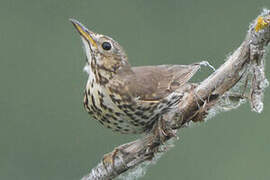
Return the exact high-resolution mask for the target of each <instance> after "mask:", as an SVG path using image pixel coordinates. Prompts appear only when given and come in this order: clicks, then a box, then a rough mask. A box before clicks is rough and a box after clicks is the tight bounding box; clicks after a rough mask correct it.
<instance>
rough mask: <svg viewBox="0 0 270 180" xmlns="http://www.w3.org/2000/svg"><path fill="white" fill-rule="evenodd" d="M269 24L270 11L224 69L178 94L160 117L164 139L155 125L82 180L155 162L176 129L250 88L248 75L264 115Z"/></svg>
mask: <svg viewBox="0 0 270 180" xmlns="http://www.w3.org/2000/svg"><path fill="white" fill-rule="evenodd" d="M269 24H270V11H269V10H263V12H262V13H261V15H260V16H259V17H258V18H256V20H254V22H253V23H252V24H251V25H250V27H249V30H248V33H247V36H246V38H245V40H244V41H243V43H242V44H241V45H240V47H239V48H238V49H237V50H236V51H235V52H234V53H233V54H232V55H231V56H230V57H229V58H228V59H227V61H226V62H225V63H224V64H223V65H221V66H220V67H219V68H218V69H217V70H216V71H215V72H214V73H212V75H210V76H209V77H208V78H207V79H205V80H204V81H203V82H201V83H200V84H199V85H196V84H186V85H185V86H183V87H181V88H180V89H178V90H177V92H178V93H179V95H181V96H182V100H181V101H180V103H179V105H178V107H177V108H175V109H172V110H171V111H170V112H169V113H168V114H166V115H165V116H163V117H161V119H164V122H165V127H163V131H164V137H163V138H161V137H160V135H159V134H158V133H155V132H156V130H157V128H160V127H159V126H158V123H156V125H154V128H153V130H152V131H151V132H149V133H147V134H146V135H145V136H144V137H143V138H141V139H138V140H136V141H133V142H130V143H127V144H124V145H121V146H119V147H118V148H116V149H118V151H114V152H112V153H110V154H109V157H112V156H113V158H114V161H112V162H114V165H113V164H112V162H111V161H104V159H102V161H101V162H100V163H99V164H98V165H97V166H96V167H95V168H93V169H92V170H91V172H90V173H89V174H88V175H86V176H85V177H83V178H82V180H101V179H106V180H107V179H113V178H115V177H117V176H119V175H120V174H122V173H124V172H125V171H127V170H129V169H132V168H134V167H137V166H138V165H140V164H142V163H145V162H151V161H153V158H154V157H155V155H156V154H157V153H158V152H159V150H160V148H161V147H162V144H163V142H165V141H168V140H169V139H171V138H172V137H174V135H175V133H176V129H177V130H179V129H180V128H183V127H186V126H187V125H188V124H189V123H190V122H197V121H203V120H204V119H205V117H206V116H207V114H208V113H209V112H210V111H209V110H211V109H213V108H215V107H216V106H218V104H219V102H220V101H221V100H222V98H224V97H225V94H227V93H228V92H230V91H231V90H232V89H233V88H234V87H235V85H236V84H237V83H240V82H241V81H244V82H245V83H243V84H244V86H247V83H246V82H247V80H246V79H245V78H246V77H247V74H252V75H253V78H252V80H251V82H250V88H249V90H250V98H249V101H250V104H251V108H252V110H254V111H256V112H259V113H260V112H262V110H263V103H262V99H263V92H264V88H265V87H266V86H267V85H268V83H267V80H266V79H265V75H264V59H263V57H264V56H265V48H266V46H267V45H268V43H269V41H270V27H269ZM245 89H246V87H245ZM242 98H244V97H242ZM229 109H230V108H229ZM107 157H108V155H107Z"/></svg>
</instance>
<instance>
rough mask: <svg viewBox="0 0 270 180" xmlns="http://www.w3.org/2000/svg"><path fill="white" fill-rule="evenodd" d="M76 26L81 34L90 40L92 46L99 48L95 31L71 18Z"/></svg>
mask: <svg viewBox="0 0 270 180" xmlns="http://www.w3.org/2000/svg"><path fill="white" fill-rule="evenodd" d="M69 20H70V21H71V22H72V24H73V25H74V27H75V28H76V29H77V31H78V32H79V33H80V35H81V36H82V37H83V38H84V39H85V40H86V41H88V42H90V44H91V46H92V47H95V48H97V43H96V41H95V40H94V38H93V37H94V33H93V32H92V31H89V30H88V29H87V28H86V27H85V26H84V25H83V24H81V23H80V22H79V21H77V20H76V19H72V18H71V19H69Z"/></svg>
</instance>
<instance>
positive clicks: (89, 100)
mask: <svg viewBox="0 0 270 180" xmlns="http://www.w3.org/2000/svg"><path fill="white" fill-rule="evenodd" d="M176 101H177V99H176V98H175V100H174V101H168V99H164V100H162V101H159V102H140V101H137V100H135V99H132V97H127V96H125V97H123V96H120V95H119V94H117V93H111V92H110V91H109V90H108V89H106V88H104V87H93V88H86V89H85V95H84V107H85V109H86V111H87V112H88V113H89V114H90V115H91V116H92V117H93V118H94V119H96V120H98V121H99V122H100V123H101V124H102V125H103V126H105V127H107V128H109V129H112V130H113V131H117V132H120V133H124V134H136V133H142V132H144V131H146V130H147V129H150V128H151V127H152V124H153V122H154V121H156V120H158V118H159V117H160V116H161V115H162V114H164V113H165V112H167V111H168V109H169V108H170V106H171V105H173V104H175V102H176Z"/></svg>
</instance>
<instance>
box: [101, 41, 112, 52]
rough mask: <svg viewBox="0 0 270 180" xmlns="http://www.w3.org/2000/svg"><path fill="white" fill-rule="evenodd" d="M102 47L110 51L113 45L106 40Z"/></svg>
mask: <svg viewBox="0 0 270 180" xmlns="http://www.w3.org/2000/svg"><path fill="white" fill-rule="evenodd" d="M102 48H103V49H104V50H106V51H109V50H110V49H111V48H112V45H111V43H109V42H104V43H102Z"/></svg>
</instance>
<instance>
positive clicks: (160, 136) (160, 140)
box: [153, 118, 177, 145]
mask: <svg viewBox="0 0 270 180" xmlns="http://www.w3.org/2000/svg"><path fill="white" fill-rule="evenodd" d="M154 137H155V138H154V143H153V144H155V145H158V144H165V142H166V141H167V140H169V139H170V138H172V137H177V135H176V134H175V133H174V131H173V130H171V129H168V128H167V127H166V121H165V120H164V119H163V118H161V119H159V120H158V122H157V124H156V126H155V128H154Z"/></svg>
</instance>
